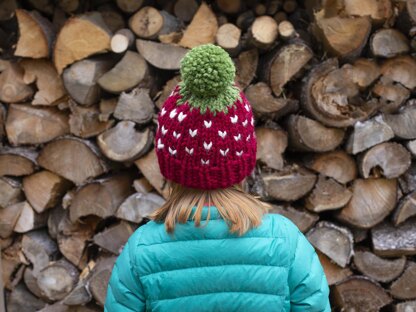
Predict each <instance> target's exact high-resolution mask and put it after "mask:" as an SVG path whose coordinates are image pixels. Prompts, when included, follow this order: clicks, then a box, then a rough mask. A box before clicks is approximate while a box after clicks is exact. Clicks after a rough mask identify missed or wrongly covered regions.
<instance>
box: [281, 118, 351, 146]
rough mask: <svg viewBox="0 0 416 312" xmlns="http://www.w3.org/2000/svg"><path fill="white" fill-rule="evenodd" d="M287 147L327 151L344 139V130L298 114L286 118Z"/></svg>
mask: <svg viewBox="0 0 416 312" xmlns="http://www.w3.org/2000/svg"><path fill="white" fill-rule="evenodd" d="M287 130H288V134H289V147H290V148H292V149H293V150H300V151H312V152H328V151H331V150H333V149H336V148H337V146H339V145H340V144H341V143H342V141H343V139H344V134H345V132H344V130H343V129H337V128H328V127H325V126H324V125H322V124H320V123H319V122H317V121H315V120H313V119H309V118H307V117H304V116H300V115H290V116H289V118H288V120H287Z"/></svg>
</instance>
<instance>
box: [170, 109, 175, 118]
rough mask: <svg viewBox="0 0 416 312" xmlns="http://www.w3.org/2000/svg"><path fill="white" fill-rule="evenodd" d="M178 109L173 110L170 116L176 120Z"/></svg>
mask: <svg viewBox="0 0 416 312" xmlns="http://www.w3.org/2000/svg"><path fill="white" fill-rule="evenodd" d="M176 114H177V113H176V108H174V109H172V111H171V112H170V114H169V117H170V118H175V116H176Z"/></svg>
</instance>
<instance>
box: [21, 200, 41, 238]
mask: <svg viewBox="0 0 416 312" xmlns="http://www.w3.org/2000/svg"><path fill="white" fill-rule="evenodd" d="M16 205H21V206H22V208H21V212H20V215H19V219H17V222H16V224H15V226H14V231H15V232H16V233H26V232H29V231H32V230H36V229H39V228H41V227H44V226H45V225H46V223H47V221H48V215H47V214H46V213H41V214H38V213H36V211H35V210H34V209H33V208H32V206H30V204H29V203H28V202H27V201H24V202H21V203H19V204H16Z"/></svg>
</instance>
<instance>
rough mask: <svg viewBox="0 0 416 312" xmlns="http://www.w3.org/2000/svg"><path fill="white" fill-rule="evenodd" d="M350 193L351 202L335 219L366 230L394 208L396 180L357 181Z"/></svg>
mask: <svg viewBox="0 0 416 312" xmlns="http://www.w3.org/2000/svg"><path fill="white" fill-rule="evenodd" d="M352 192H353V195H352V198H351V201H350V202H349V203H348V204H347V205H346V206H345V207H344V208H343V209H342V210H341V211H340V212H339V213H338V214H337V218H338V219H340V220H342V221H343V222H347V223H348V224H351V225H353V226H356V227H359V228H364V229H368V228H371V227H373V226H375V225H376V224H378V223H380V222H381V221H383V219H384V218H385V217H386V216H387V215H389V214H390V212H392V211H393V209H394V207H395V206H396V199H397V180H396V179H392V180H388V179H373V178H371V179H365V180H362V179H357V180H355V181H354V184H353V189H352Z"/></svg>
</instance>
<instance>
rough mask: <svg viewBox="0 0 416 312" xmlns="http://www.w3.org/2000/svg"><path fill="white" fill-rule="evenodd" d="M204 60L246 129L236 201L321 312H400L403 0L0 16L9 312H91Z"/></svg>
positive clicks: (412, 284) (67, 8)
mask: <svg viewBox="0 0 416 312" xmlns="http://www.w3.org/2000/svg"><path fill="white" fill-rule="evenodd" d="M204 43H216V44H218V45H219V46H221V47H223V48H224V49H225V50H226V51H228V52H229V53H230V55H231V56H232V57H233V59H234V60H235V64H236V68H237V79H236V82H237V83H238V84H239V85H240V87H241V88H243V89H244V90H245V93H246V95H247V97H248V99H249V100H250V102H251V104H252V106H253V110H254V112H255V115H256V117H257V118H256V127H257V132H256V134H257V140H258V165H257V168H256V170H255V172H254V173H253V175H252V176H251V177H250V178H249V179H248V180H247V182H246V187H247V189H248V190H250V191H251V192H253V193H254V194H257V195H259V196H260V197H261V198H262V199H263V200H265V201H268V202H270V203H272V204H273V210H272V212H274V213H281V214H283V215H285V216H287V217H289V218H290V219H292V220H293V221H294V222H295V223H296V224H297V225H298V226H299V228H300V229H301V230H302V231H303V232H304V233H305V234H306V235H307V237H308V239H309V240H310V242H311V243H312V244H313V245H314V247H315V248H316V249H317V251H318V253H319V256H320V259H321V262H322V264H323V266H324V268H325V273H326V275H327V279H328V282H329V284H330V285H331V303H332V306H333V308H334V310H336V311H338V310H343V309H344V310H345V311H397V312H402V311H406V312H407V311H416V258H415V255H416V161H415V157H416V98H414V95H415V87H416V60H415V58H414V54H415V51H416V0H408V1H404V0H396V1H393V0H365V1H363V0H332V1H329V0H327V1H319V0H315V1H314V0H312V1H296V0H269V1H256V0H250V1H242V0H217V1H210V2H200V1H197V0H176V1H167V0H160V1H156V0H154V1H140V0H135V1H133V0H117V1H116V0H106V1H99V0H87V1H80V0H26V1H16V0H2V1H1V2H0V47H1V59H0V140H1V145H0V176H1V177H0V237H1V239H0V243H1V250H2V252H1V262H2V275H3V276H2V278H3V282H4V286H5V289H6V291H5V293H6V305H7V309H8V311H9V312H15V311H19V312H26V311H28V312H29V311H30V312H32V311H43V312H46V311H48V312H56V311H59V312H61V311H71V312H75V311H78V312H81V311H82V312H87V311H88V312H89V311H102V306H103V303H104V301H105V296H106V286H107V282H108V279H109V276H110V274H111V269H112V266H113V264H114V261H115V259H116V257H117V255H118V254H119V253H120V250H121V248H122V247H123V245H124V244H125V242H126V240H127V239H128V237H129V236H130V235H131V234H132V233H133V231H134V230H135V229H136V228H137V227H138V226H140V225H142V224H144V223H146V222H147V219H146V217H147V216H148V215H149V213H151V212H152V211H153V210H154V209H156V208H157V207H159V206H160V205H161V204H162V203H163V202H164V197H166V195H167V187H166V183H165V181H163V179H162V177H161V175H160V173H159V171H158V166H157V161H156V157H155V153H154V150H153V149H154V147H153V138H154V132H155V129H156V122H157V112H158V110H159V109H160V107H161V105H162V103H163V101H164V99H166V97H167V96H168V95H169V93H170V92H171V89H172V88H173V86H174V85H175V84H176V83H177V82H178V81H179V75H178V74H179V73H178V68H179V64H180V60H181V58H182V57H183V56H184V54H185V53H186V52H187V50H188V49H189V48H192V47H195V46H197V45H200V44H204Z"/></svg>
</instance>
